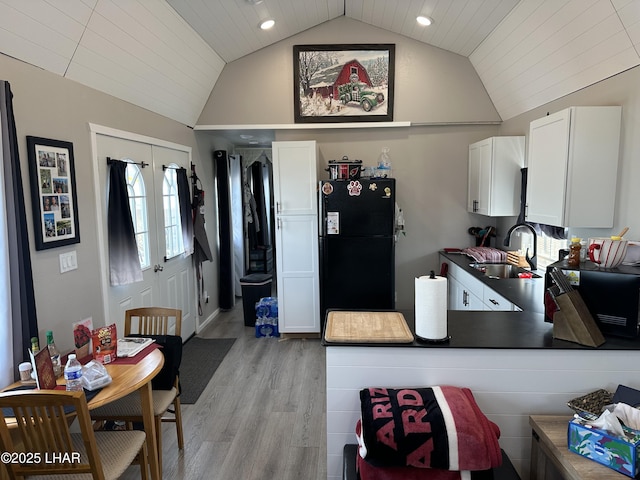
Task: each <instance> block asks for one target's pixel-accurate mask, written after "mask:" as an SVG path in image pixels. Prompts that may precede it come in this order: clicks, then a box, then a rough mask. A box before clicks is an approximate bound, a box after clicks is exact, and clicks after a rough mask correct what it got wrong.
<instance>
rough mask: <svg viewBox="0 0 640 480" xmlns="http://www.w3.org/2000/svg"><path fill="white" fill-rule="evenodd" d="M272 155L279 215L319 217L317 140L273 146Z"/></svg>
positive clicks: (279, 143) (282, 143)
mask: <svg viewBox="0 0 640 480" xmlns="http://www.w3.org/2000/svg"><path fill="white" fill-rule="evenodd" d="M272 152H273V178H274V185H273V190H274V197H275V206H276V215H316V213H317V203H318V194H317V191H318V184H317V168H318V167H317V166H316V158H317V145H316V142H315V140H310V141H304V142H273V144H272Z"/></svg>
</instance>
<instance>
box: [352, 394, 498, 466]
mask: <svg viewBox="0 0 640 480" xmlns="http://www.w3.org/2000/svg"><path fill="white" fill-rule="evenodd" d="M360 402H361V410H362V412H361V413H362V418H361V425H359V427H360V426H361V428H357V430H360V432H359V435H358V443H359V454H360V456H361V457H362V458H364V459H365V460H366V461H367V462H368V463H370V464H371V465H373V466H379V467H416V468H422V469H425V468H431V469H443V470H453V471H460V470H476V471H477V470H488V469H491V468H494V467H497V466H499V465H500V464H501V462H502V455H501V451H500V446H499V444H498V438H499V437H500V430H499V428H498V426H497V425H496V424H495V423H493V422H491V421H489V420H488V419H487V418H486V417H485V415H484V414H483V413H482V411H481V410H480V408H479V407H478V405H477V404H476V402H475V399H474V397H473V395H472V393H471V391H470V390H469V389H467V388H458V387H451V386H440V387H430V388H414V389H411V388H404V389H392V388H367V389H364V390H361V391H360Z"/></svg>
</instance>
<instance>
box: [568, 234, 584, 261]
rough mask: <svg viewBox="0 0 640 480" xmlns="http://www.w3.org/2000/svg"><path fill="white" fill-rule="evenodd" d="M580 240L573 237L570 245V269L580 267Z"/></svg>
mask: <svg viewBox="0 0 640 480" xmlns="http://www.w3.org/2000/svg"><path fill="white" fill-rule="evenodd" d="M581 247H582V246H581V245H580V238H578V237H573V238H572V239H571V245H569V258H568V259H567V265H569V266H570V267H579V266H580V250H581Z"/></svg>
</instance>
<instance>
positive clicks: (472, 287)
mask: <svg viewBox="0 0 640 480" xmlns="http://www.w3.org/2000/svg"><path fill="white" fill-rule="evenodd" d="M442 262H444V263H448V265H449V272H448V275H447V288H448V302H447V308H448V309H449V310H496V311H498V310H506V311H514V310H520V309H519V308H518V307H517V306H515V305H514V304H513V303H511V302H510V301H509V300H507V299H506V298H505V297H503V296H502V295H500V294H499V293H497V292H496V291H495V290H494V289H492V288H491V287H488V286H487V285H485V284H484V283H483V282H482V281H480V280H478V279H477V278H475V277H474V276H473V275H471V274H470V273H468V272H466V271H464V270H463V269H462V268H460V267H459V266H458V265H456V264H454V263H451V262H449V261H447V259H445V258H441V263H442Z"/></svg>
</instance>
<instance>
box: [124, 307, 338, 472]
mask: <svg viewBox="0 0 640 480" xmlns="http://www.w3.org/2000/svg"><path fill="white" fill-rule="evenodd" d="M243 318H244V317H243V313H242V301H241V300H240V301H239V303H237V304H236V307H235V308H234V309H233V310H231V311H229V312H223V313H221V314H220V315H218V316H217V317H216V318H215V319H214V320H213V323H212V325H210V326H209V327H207V329H205V331H203V332H202V333H200V334H199V335H198V336H200V337H203V338H228V337H233V338H237V340H236V342H235V343H234V345H233V347H232V348H231V350H230V351H229V353H228V354H227V356H226V357H225V358H224V360H223V362H222V364H221V365H220V367H219V368H218V370H217V371H216V372H215V374H214V375H213V377H212V378H211V381H210V382H209V385H208V386H207V388H206V389H205V391H204V392H203V393H202V395H201V396H200V398H199V399H198V401H197V402H196V403H195V404H194V405H183V406H182V417H183V425H184V437H185V438H184V439H185V446H184V450H183V451H182V452H180V451H179V450H178V447H177V443H176V433H175V425H174V424H172V423H165V424H164V425H163V436H162V439H163V469H164V470H163V478H165V479H172V480H180V479H201V478H202V479H205V478H206V479H211V480H276V479H277V480H326V478H327V467H326V457H327V455H326V393H325V390H326V389H325V351H324V347H323V346H322V345H320V340H319V339H317V338H316V339H293V338H288V339H282V338H280V339H278V338H255V331H254V329H253V328H250V327H245V326H244V319H243ZM122 478H124V479H136V478H140V471H139V468H138V467H137V466H135V467H129V469H128V470H127V472H126V473H125V475H124V476H123V477H122Z"/></svg>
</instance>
